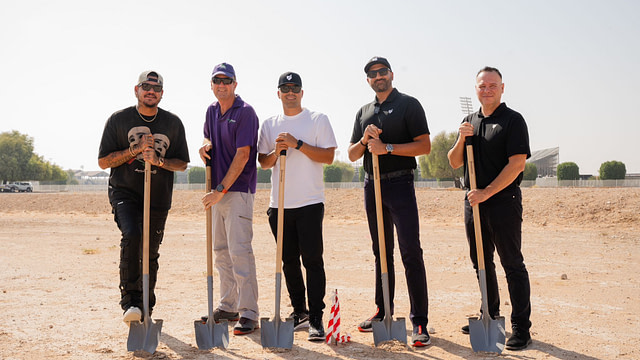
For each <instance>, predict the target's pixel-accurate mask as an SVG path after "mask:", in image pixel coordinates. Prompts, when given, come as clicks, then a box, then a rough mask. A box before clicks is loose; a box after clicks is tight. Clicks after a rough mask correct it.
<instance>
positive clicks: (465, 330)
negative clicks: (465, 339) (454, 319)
mask: <svg viewBox="0 0 640 360" xmlns="http://www.w3.org/2000/svg"><path fill="white" fill-rule="evenodd" d="M460 330H461V331H462V333H463V334H467V335H469V325H465V326H463V327H462V328H461V329H460Z"/></svg>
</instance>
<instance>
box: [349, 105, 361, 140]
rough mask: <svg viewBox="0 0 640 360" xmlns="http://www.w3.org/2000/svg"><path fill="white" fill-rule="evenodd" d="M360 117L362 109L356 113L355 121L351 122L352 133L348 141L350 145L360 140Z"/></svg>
mask: <svg viewBox="0 0 640 360" xmlns="http://www.w3.org/2000/svg"><path fill="white" fill-rule="evenodd" d="M361 115H362V109H360V110H359V111H358V113H357V114H356V119H355V121H354V122H353V131H352V132H351V140H350V142H351V143H352V144H355V143H357V142H358V141H360V139H362V133H363V132H362V124H361V122H360V116H361Z"/></svg>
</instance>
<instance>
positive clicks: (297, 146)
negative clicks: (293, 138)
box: [296, 140, 304, 150]
mask: <svg viewBox="0 0 640 360" xmlns="http://www.w3.org/2000/svg"><path fill="white" fill-rule="evenodd" d="M302 144H304V143H303V142H302V140H298V144H297V145H296V150H300V148H301V147H302Z"/></svg>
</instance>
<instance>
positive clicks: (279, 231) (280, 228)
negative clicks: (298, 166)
mask: <svg viewBox="0 0 640 360" xmlns="http://www.w3.org/2000/svg"><path fill="white" fill-rule="evenodd" d="M286 164H287V151H286V150H282V151H281V152H280V173H279V178H278V185H279V188H278V222H277V227H276V242H277V244H276V274H280V273H281V272H282V239H283V238H284V234H283V232H284V175H285V170H286V169H285V168H286Z"/></svg>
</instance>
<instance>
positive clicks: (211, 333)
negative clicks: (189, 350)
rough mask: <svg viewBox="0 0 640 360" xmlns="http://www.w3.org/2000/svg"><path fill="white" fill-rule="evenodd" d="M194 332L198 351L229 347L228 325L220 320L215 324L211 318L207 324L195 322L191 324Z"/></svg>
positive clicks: (225, 321)
mask: <svg viewBox="0 0 640 360" xmlns="http://www.w3.org/2000/svg"><path fill="white" fill-rule="evenodd" d="M193 325H194V327H195V331H196V344H197V345H198V349H200V350H209V349H212V348H214V347H218V348H224V349H226V348H227V347H229V323H228V322H227V320H220V322H218V323H216V322H215V321H214V320H212V319H211V318H208V319H207V322H203V321H202V320H196V321H194V322H193Z"/></svg>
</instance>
